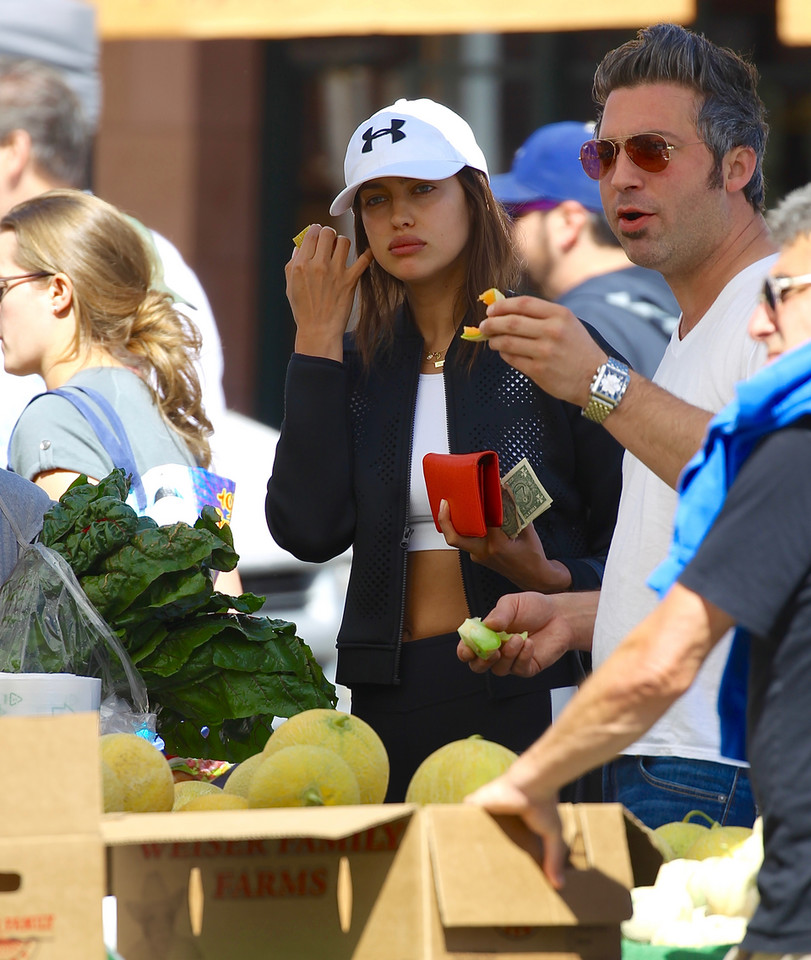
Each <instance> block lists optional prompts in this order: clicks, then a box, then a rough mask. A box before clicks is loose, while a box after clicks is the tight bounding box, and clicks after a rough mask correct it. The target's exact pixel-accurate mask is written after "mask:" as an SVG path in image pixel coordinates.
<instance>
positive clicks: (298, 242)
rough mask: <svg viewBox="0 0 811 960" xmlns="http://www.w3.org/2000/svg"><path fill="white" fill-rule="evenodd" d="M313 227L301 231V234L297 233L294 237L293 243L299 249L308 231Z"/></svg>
mask: <svg viewBox="0 0 811 960" xmlns="http://www.w3.org/2000/svg"><path fill="white" fill-rule="evenodd" d="M311 226H312V224H309V225H308V226H306V227H305V228H304V229H303V230H302V231H301V233H297V234H296V235H295V237H293V243H295V245H296V246H297V247H300V246H301V241H302V240H303V239H304V237H305V235H306V233H307V231H308V230H309V229H310V227H311Z"/></svg>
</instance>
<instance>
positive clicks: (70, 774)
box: [0, 713, 157, 960]
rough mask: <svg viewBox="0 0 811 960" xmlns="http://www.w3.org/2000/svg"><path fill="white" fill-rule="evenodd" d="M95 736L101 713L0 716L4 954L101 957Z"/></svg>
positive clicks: (78, 959)
mask: <svg viewBox="0 0 811 960" xmlns="http://www.w3.org/2000/svg"><path fill="white" fill-rule="evenodd" d="M98 736H99V718H98V714H97V713H76V714H71V713H65V714H61V715H59V716H41V717H38V716H21V717H9V716H0V758H2V764H3V775H2V784H3V785H2V789H0V956H1V957H9V958H14V960H24V958H31V960H101V958H103V957H106V952H105V949H104V940H103V936H102V897H103V896H104V891H105V862H104V848H103V844H102V839H101V832H100V817H101V809H102V806H101V774H100V765H99V753H98ZM154 960H157V958H154Z"/></svg>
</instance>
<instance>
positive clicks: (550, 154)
mask: <svg viewBox="0 0 811 960" xmlns="http://www.w3.org/2000/svg"><path fill="white" fill-rule="evenodd" d="M592 136H593V128H592V126H591V125H590V124H585V123H577V122H574V121H564V122H563V123H550V124H548V125H546V126H543V127H540V128H539V129H538V130H536V131H535V132H534V133H533V134H532V135H531V136H530V137H529V138H528V139H527V140H526V141H525V142H524V143H523V144H522V145H521V146H520V147H519V148H518V150H517V151H516V154H515V157H514V158H513V163H512V167H511V169H510V171H509V173H502V174H498V175H496V176H493V177H491V185H492V188H493V193H494V194H495V195H496V197H497V198H498V199H499V200H500V201H501V202H502V203H503V204H504V205H505V207H507V209H508V210H509V212H510V214H511V215H512V217H513V220H514V223H515V237H516V242H517V244H518V248H519V251H520V253H521V256H522V257H523V259H524V262H525V265H526V266H525V269H526V277H527V283H528V288H529V290H530V292H532V293H536V294H538V295H540V296H542V297H544V298H545V299H548V300H555V301H556V302H558V303H561V304H563V305H564V306H566V307H568V308H569V309H570V310H571V311H572V313H574V314H575V315H576V316H578V317H580V318H581V319H583V320H585V321H587V322H588V323H590V324H591V325H592V326H593V327H595V328H596V329H597V330H599V332H600V333H601V334H602V335H603V336H604V337H605V338H606V339H607V340H608V341H609V343H611V344H612V345H613V346H614V347H616V349H617V350H618V351H619V352H620V353H621V354H622V355H623V356H624V357H625V358H626V359H627V360H628V362H629V364H630V365H631V366H632V367H633V368H634V369H635V370H637V371H638V372H639V373H641V374H643V375H644V376H646V377H652V376H653V374H654V372H655V371H656V368H657V366H658V365H659V360H660V359H661V357H662V354H663V353H664V350H665V347H666V346H667V344H668V341H669V340H670V335H671V333H672V332H673V329H674V328H675V326H676V324H677V322H678V318H679V313H680V311H679V307H678V304H677V303H676V300H675V298H674V297H673V294H672V292H671V290H670V287H669V286H668V285H667V283H666V282H665V280H664V278H663V277H662V275H661V274H660V273H658V272H656V271H654V270H648V269H646V268H644V267H638V266H635V265H634V264H632V263H631V261H630V260H629V259H628V258H627V256H626V255H625V251H624V250H623V249H622V247H621V246H620V245H619V242H618V240H617V238H616V237H615V236H614V234H613V233H612V232H611V229H610V228H609V226H608V221H607V220H606V219H605V215H604V213H603V205H602V201H601V200H600V187H599V183H598V182H597V181H595V180H590V179H589V177H587V176H586V174H585V173H584V172H583V167H582V165H581V163H580V159H579V155H580V147H581V145H582V144H583V143H584V142H585V141H586V140H589V139H590V138H591V137H592Z"/></svg>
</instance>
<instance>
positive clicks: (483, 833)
mask: <svg viewBox="0 0 811 960" xmlns="http://www.w3.org/2000/svg"><path fill="white" fill-rule="evenodd" d="M0 756H2V758H3V762H4V773H3V787H4V789H3V790H2V791H0V956H3V957H5V956H11V957H15V958H31V960H94V958H100V957H104V956H105V952H104V945H103V935H102V898H103V896H104V894H105V893H112V894H114V895H115V897H116V905H117V932H118V952H119V953H120V955H121V957H122V958H123V960H215V958H216V960H232V958H238V960H497V958H513V960H514V958H516V957H523V958H525V960H620V957H621V947H620V927H619V924H620V921H621V920H623V919H625V918H627V917H629V916H630V914H631V901H630V893H629V890H630V888H631V887H632V886H633V885H635V884H643V883H650V882H652V878H653V877H655V873H656V869H657V868H658V864H659V863H660V862H661V860H660V858H659V856H658V854H657V853H656V852H655V850H654V849H653V847H652V846H651V845H650V843H649V841H648V840H647V837H646V835H645V831H644V828H641V829H640V828H639V826H638V824H637V823H636V822H635V821H634V820H633V818H631V817H629V816H628V815H627V814H626V813H625V812H624V811H623V808H622V807H620V806H618V805H613V804H596V805H587V804H579V805H575V806H571V805H567V804H564V805H561V807H560V812H561V817H562V819H563V822H564V825H565V836H566V839H567V842H568V844H569V846H570V850H571V869H569V871H568V873H567V884H566V887H565V889H564V890H563V891H562V892H561V893H560V894H558V893H557V892H555V891H554V890H552V888H551V887H550V886H549V884H548V883H547V881H546V879H545V878H544V876H543V873H542V871H541V868H540V865H539V854H540V849H539V846H540V844H539V840H538V838H537V837H536V836H535V835H534V834H531V833H530V832H529V831H528V830H527V829H526V828H525V827H524V826H523V823H522V822H521V821H520V820H519V819H518V818H515V817H508V818H495V817H491V816H490V815H489V814H487V813H486V812H485V811H483V810H481V809H479V808H477V807H472V806H466V805H447V806H445V805H429V806H426V807H418V806H416V805H414V804H381V805H369V806H347V807H320V808H316V807H311V808H306V809H277V810H221V811H194V812H190V811H186V812H175V813H151V814H103V813H102V812H101V809H102V804H101V782H100V780H101V778H100V764H99V748H98V716H97V715H96V714H75V715H70V714H68V715H61V716H54V717H3V716H0ZM105 848H106V886H105V855H104V850H105ZM3 951H5V952H3Z"/></svg>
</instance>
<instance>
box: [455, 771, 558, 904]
mask: <svg viewBox="0 0 811 960" xmlns="http://www.w3.org/2000/svg"><path fill="white" fill-rule="evenodd" d="M520 765H521V761H520V760H517V761H516V763H515V764H513V766H512V767H510V769H509V770H507V772H506V773H504V774H502V776H500V777H496V779H495V780H491V781H490V783H486V784H485V785H484V786H483V787H479V789H478V790H476V791H474V792H473V793H471V794H469V795H468V796H467V797H465V803H474V804H476V805H478V806H480V807H484V809H485V810H489V811H490V813H495V814H504V813H510V814H517V815H518V816H520V817H521V818H522V819H523V821H524V822H525V823H526V825H527V826H528V827H529V828H530V830H533V831H534V832H535V833H537V834H539V836H540V837H541V838H542V839H543V872H544V873H545V874H546V876H547V878H548V880H549V882H550V883H551V884H552V886H553V887H554V888H555V889H556V890H560V888H561V887H562V886H563V883H564V878H563V868H564V865H565V863H566V859H567V856H568V850H567V849H566V844H565V843H564V842H563V834H562V829H561V824H560V818H559V817H558V811H557V795H552V796H541V795H540V794H539V795H538V796H537V797H535V798H533V796H532V795H531V794H530V792H529V791H528V790H527V789H526V788H522V787H521V786H520V785H519V783H518V782H516V780H517V779H518V778H517V777H516V773H515V771H516V770H517V769H519V770H520Z"/></svg>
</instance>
